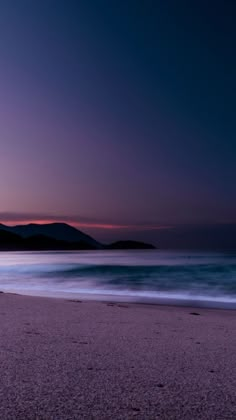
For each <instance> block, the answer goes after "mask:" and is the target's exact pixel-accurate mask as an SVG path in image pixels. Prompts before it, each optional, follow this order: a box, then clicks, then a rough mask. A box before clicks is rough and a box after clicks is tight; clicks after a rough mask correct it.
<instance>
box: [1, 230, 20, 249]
mask: <svg viewBox="0 0 236 420" xmlns="http://www.w3.org/2000/svg"><path fill="white" fill-rule="evenodd" d="M21 245H22V238H21V237H20V236H19V235H16V234H15V233H12V232H7V231H5V230H0V250H16V249H21Z"/></svg>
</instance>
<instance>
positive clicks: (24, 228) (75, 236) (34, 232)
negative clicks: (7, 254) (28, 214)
mask: <svg viewBox="0 0 236 420" xmlns="http://www.w3.org/2000/svg"><path fill="white" fill-rule="evenodd" d="M0 230H4V231H8V232H11V233H15V234H17V235H20V236H21V237H22V238H30V237H32V236H44V237H47V238H53V239H56V240H59V241H66V242H70V243H75V242H76V243H77V244H79V243H82V244H84V246H86V247H87V248H86V249H101V248H102V247H103V246H102V244H100V243H99V242H97V241H96V240H95V239H93V238H92V237H91V236H89V235H86V234H85V233H83V232H81V231H80V230H78V229H76V228H74V227H72V226H70V225H67V224H66V223H49V224H43V225H39V224H36V223H30V224H28V225H19V226H5V225H3V224H0Z"/></svg>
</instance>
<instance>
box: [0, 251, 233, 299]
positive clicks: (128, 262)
mask: <svg viewBox="0 0 236 420" xmlns="http://www.w3.org/2000/svg"><path fill="white" fill-rule="evenodd" d="M0 288H1V289H0V290H3V291H4V290H6V291H21V290H24V292H25V291H28V292H29V293H35V294H42V293H44V294H50V295H57V294H58V293H62V294H63V293H64V294H65V295H66V294H68V293H70V294H73V293H74V294H80V293H86V294H89V295H96V296H98V295H110V296H111V295H116V296H123V297H124V296H125V297H126V298H131V297H132V298H133V299H136V300H142V301H144V300H145V299H163V300H171V301H173V300H174V301H177V300H181V302H182V303H183V300H184V301H186V302H191V303H192V302H194V301H199V302H208V303H209V302H225V303H226V302H228V303H229V302H230V303H233V304H236V257H235V255H224V254H220V255H219V254H210V255H208V254H200V255H195V254H194V255H188V256H186V255H184V254H182V255H180V254H179V253H173V252H172V253H171V252H169V253H168V252H166V253H157V252H156V253H153V252H150V253H149V252H146V253H140V252H137V253H131V254H129V253H128V254H127V253H121V252H119V253H109V252H107V253H105V252H103V253H102V254H100V255H99V254H97V253H96V254H93V253H83V254H82V253H53V254H52V253H38V254H37V255H36V254H29V253H21V254H17V255H12V254H10V253H9V255H8V256H7V255H6V254H5V259H4V261H2V263H1V261H0ZM209 306H210V305H209Z"/></svg>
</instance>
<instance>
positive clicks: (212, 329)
mask: <svg viewBox="0 0 236 420" xmlns="http://www.w3.org/2000/svg"><path fill="white" fill-rule="evenodd" d="M192 313H195V314H192ZM196 313H197V314H199V315H196ZM0 322H1V324H0V325H1V328H0V369H1V372H0V399H1V401H0V418H1V419H2V420H5V419H7V420H8V419H9V420H10V419H12V420H13V419H14V420H15V419H17V420H18V419H22V420H27V419H30V420H34V419H35V420H36V419H37V420H47V419H48V420H49V419H50V420H52V419H53V420H54V419H55V420H61V419H63V420H64V419H66V420H69V419H132V418H136V419H166V420H170V419H181V420H184V419H189V420H194V419H204V420H207V419H212V420H213V419H214V420H215V419H219V420H223V419H235V418H236V404H235V391H236V334H235V333H236V312H235V311H228V310H227V311H226V310H213V309H211V310H207V309H196V308H195V309H191V308H178V307H165V306H154V305H135V304H108V303H103V302H86V301H84V302H77V301H72V300H70V301H69V300H63V299H50V298H35V297H25V296H20V295H10V294H1V295H0Z"/></svg>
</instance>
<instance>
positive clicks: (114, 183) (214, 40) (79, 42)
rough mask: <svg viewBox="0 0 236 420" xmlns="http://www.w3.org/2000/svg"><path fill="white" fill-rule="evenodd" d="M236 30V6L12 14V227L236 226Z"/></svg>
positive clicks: (6, 122) (3, 158)
mask: <svg viewBox="0 0 236 420" xmlns="http://www.w3.org/2000/svg"><path fill="white" fill-rule="evenodd" d="M235 21H236V2H235V1H233V0H232V1H230V0H222V1H218V0H215V1H211V0H210V1H207V2H206V1H205V0H198V1H195V0H192V1H187V0H186V1H184V0H179V1H176V0H165V1H162V0H155V1H154V0H153V1H151V0H142V1H141V0H119V1H118V0H117V1H116V0H114V1H111V0H97V1H95V0H83V1H82V0H81V1H80V0H75V1H73V0H63V1H61V0H35V1H31V0H28V1H26V0H21V1H19V0H2V1H0V222H3V223H11V224H12V223H14V224H15V223H18V222H28V221H37V220H38V221H39V220H46V221H50V220H64V221H67V222H71V223H73V224H75V225H76V226H80V227H81V228H84V230H85V231H87V232H89V233H93V234H95V236H96V238H98V239H104V238H106V237H108V236H109V238H110V237H114V238H117V239H119V235H120V236H122V235H123V236H124V235H125V234H126V233H124V232H126V231H129V232H130V231H138V232H140V235H139V239H142V231H148V230H152V231H156V229H157V228H158V227H162V228H165V227H166V226H176V225H181V224H202V223H208V224H209V223H214V224H218V223H235V222H236V187H235V180H236V119H235V111H236V54H235V45H236V26H235ZM108 232H109V233H108ZM120 232H121V233H120Z"/></svg>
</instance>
